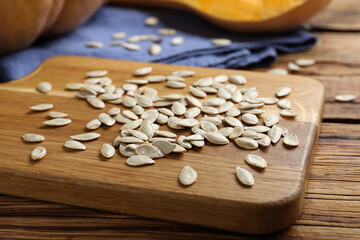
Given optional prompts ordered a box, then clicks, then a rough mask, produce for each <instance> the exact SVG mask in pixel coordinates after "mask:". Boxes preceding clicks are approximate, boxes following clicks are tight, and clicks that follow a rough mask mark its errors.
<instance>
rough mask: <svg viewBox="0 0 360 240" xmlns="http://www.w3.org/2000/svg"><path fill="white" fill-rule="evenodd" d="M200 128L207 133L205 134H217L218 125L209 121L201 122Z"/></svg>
mask: <svg viewBox="0 0 360 240" xmlns="http://www.w3.org/2000/svg"><path fill="white" fill-rule="evenodd" d="M200 127H201V128H202V129H203V130H204V131H205V132H207V133H208V132H213V133H215V132H217V131H218V128H217V127H216V125H215V124H214V123H212V122H209V121H200Z"/></svg>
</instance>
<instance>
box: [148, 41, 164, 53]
mask: <svg viewBox="0 0 360 240" xmlns="http://www.w3.org/2000/svg"><path fill="white" fill-rule="evenodd" d="M161 50H162V48H161V46H160V45H159V44H155V43H154V44H151V46H150V48H149V52H150V54H151V55H153V56H156V55H159V54H160V53H161Z"/></svg>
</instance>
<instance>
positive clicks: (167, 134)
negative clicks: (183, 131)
mask: <svg viewBox="0 0 360 240" xmlns="http://www.w3.org/2000/svg"><path fill="white" fill-rule="evenodd" d="M155 135H156V136H162V137H167V138H175V137H176V136H177V135H176V134H175V133H172V132H169V131H155Z"/></svg>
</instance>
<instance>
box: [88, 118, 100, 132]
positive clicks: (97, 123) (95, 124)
mask: <svg viewBox="0 0 360 240" xmlns="http://www.w3.org/2000/svg"><path fill="white" fill-rule="evenodd" d="M100 126H101V122H100V121H99V119H93V120H91V121H90V122H88V123H87V124H86V128H87V129H90V130H94V129H98V128H99V127H100Z"/></svg>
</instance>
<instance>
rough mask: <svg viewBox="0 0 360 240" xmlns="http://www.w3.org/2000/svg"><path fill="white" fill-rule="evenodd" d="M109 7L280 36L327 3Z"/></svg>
mask: <svg viewBox="0 0 360 240" xmlns="http://www.w3.org/2000/svg"><path fill="white" fill-rule="evenodd" d="M109 2H110V3H112V4H119V5H131V6H156V7H165V8H173V9H182V10H189V11H192V12H195V13H197V14H199V15H200V16H202V17H204V18H205V19H207V20H209V21H210V22H212V23H214V24H215V25H218V26H220V27H223V28H226V29H228V30H231V31H236V32H245V33H275V32H284V31H287V30H289V29H292V28H295V27H298V26H300V25H301V24H302V23H304V22H305V21H307V20H308V19H309V18H310V17H312V16H313V15H315V14H316V13H317V12H319V11H320V10H322V9H323V8H324V7H325V6H326V5H327V4H328V3H329V2H330V0H151V1H149V0H109Z"/></svg>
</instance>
